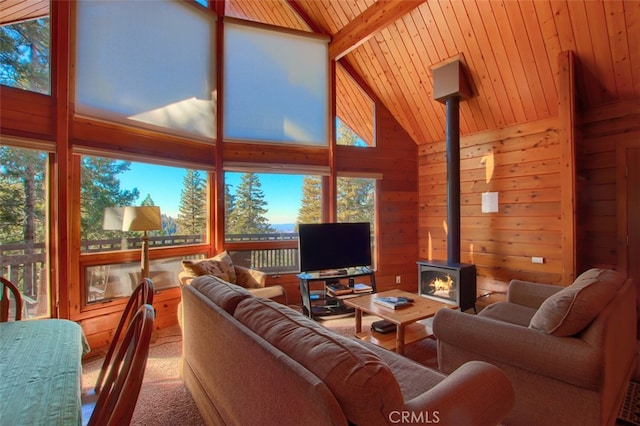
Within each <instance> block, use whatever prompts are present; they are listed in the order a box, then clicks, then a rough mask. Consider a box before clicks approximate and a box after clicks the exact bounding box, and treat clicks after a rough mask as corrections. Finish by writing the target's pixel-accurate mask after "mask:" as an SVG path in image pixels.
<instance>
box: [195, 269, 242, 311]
mask: <svg viewBox="0 0 640 426" xmlns="http://www.w3.org/2000/svg"><path fill="white" fill-rule="evenodd" d="M191 286H192V287H193V288H195V289H197V290H198V291H199V292H200V293H202V294H204V295H205V296H207V297H208V298H209V299H210V300H211V301H212V302H213V303H215V304H216V305H218V306H219V307H220V308H222V309H224V310H225V311H227V312H228V313H229V314H231V315H233V312H234V311H235V310H236V306H238V303H240V302H241V301H242V300H243V299H246V298H247V297H251V293H249V291H248V290H247V289H245V288H243V287H240V286H238V285H235V284H230V283H228V282H226V281H223V280H222V279H221V278H218V277H214V276H212V275H202V276H199V277H196V278H195V279H194V280H193V281H192V282H191Z"/></svg>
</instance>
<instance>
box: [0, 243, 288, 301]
mask: <svg viewBox="0 0 640 426" xmlns="http://www.w3.org/2000/svg"><path fill="white" fill-rule="evenodd" d="M297 238H298V234H297V233H269V234H259V235H258V234H233V235H227V241H229V242H234V243H235V242H253V241H256V242H257V241H261V242H264V241H291V240H296V239H297ZM201 242H202V236H201V235H171V236H152V237H149V246H150V247H151V248H153V247H170V246H180V245H187V244H198V243H201ZM140 246H141V240H140V238H138V237H136V238H123V239H109V240H85V241H82V243H81V252H82V253H98V252H106V251H118V250H122V249H140ZM231 255H232V257H233V259H234V262H237V263H238V264H241V265H243V266H247V267H251V268H253V269H257V270H260V271H263V272H266V273H270V274H278V273H294V272H298V271H299V262H298V249H297V248H277V249H260V250H246V251H245V250H243V251H233V252H232V253H231ZM45 268H46V247H45V244H44V243H11V244H0V269H1V272H2V275H3V276H4V277H6V278H8V279H9V280H10V281H12V282H14V283H16V284H17V285H18V287H19V288H20V289H21V291H22V292H23V294H25V295H26V296H28V297H34V298H35V297H37V295H38V285H39V283H40V282H41V281H42V279H43V277H44V271H45Z"/></svg>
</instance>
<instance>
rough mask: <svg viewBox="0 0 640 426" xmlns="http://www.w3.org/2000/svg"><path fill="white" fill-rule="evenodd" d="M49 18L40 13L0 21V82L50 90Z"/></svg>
mask: <svg viewBox="0 0 640 426" xmlns="http://www.w3.org/2000/svg"><path fill="white" fill-rule="evenodd" d="M47 13H48V10H47ZM49 21H50V19H49V16H42V17H40V18H39V19H30V20H26V21H21V22H13V23H8V24H2V25H0V84H3V85H5V86H9V87H15V88H18V89H23V90H28V91H31V92H37V93H42V94H45V95H50V94H51V51H50V38H51V31H50V28H49V27H50V24H49Z"/></svg>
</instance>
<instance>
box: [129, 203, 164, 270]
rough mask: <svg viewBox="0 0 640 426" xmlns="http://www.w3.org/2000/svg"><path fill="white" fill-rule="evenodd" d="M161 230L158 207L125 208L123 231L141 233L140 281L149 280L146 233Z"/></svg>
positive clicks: (147, 237) (147, 238) (147, 239)
mask: <svg viewBox="0 0 640 426" xmlns="http://www.w3.org/2000/svg"><path fill="white" fill-rule="evenodd" d="M159 229H162V219H161V218H160V207H157V206H126V207H125V208H124V211H123V213H122V230H123V231H143V232H144V235H143V236H142V258H141V262H140V263H141V266H142V279H144V278H149V236H148V235H147V231H156V230H159Z"/></svg>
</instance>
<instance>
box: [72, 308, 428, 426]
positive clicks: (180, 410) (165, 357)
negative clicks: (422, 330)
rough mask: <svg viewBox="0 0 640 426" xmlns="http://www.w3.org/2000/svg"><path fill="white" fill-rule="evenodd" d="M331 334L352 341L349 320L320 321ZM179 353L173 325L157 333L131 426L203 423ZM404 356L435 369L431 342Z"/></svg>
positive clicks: (88, 380)
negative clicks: (182, 375) (185, 380)
mask: <svg viewBox="0 0 640 426" xmlns="http://www.w3.org/2000/svg"><path fill="white" fill-rule="evenodd" d="M377 319H379V318H377V317H372V316H365V317H364V318H363V321H362V323H363V328H365V327H370V325H371V322H373V321H375V320H377ZM320 323H321V324H322V325H324V326H326V327H328V328H330V329H332V330H334V331H335V332H337V333H339V334H341V335H344V336H348V337H352V336H353V335H354V333H355V319H354V318H353V317H347V318H341V319H334V320H329V321H320ZM181 353H182V336H181V334H180V328H179V327H178V326H177V325H176V326H174V327H169V328H167V329H163V330H160V331H159V332H158V333H157V335H156V336H155V340H154V341H153V343H152V344H151V349H150V352H149V360H148V361H147V368H146V371H145V377H144V382H143V384H142V389H141V391H140V396H139V398H138V403H137V405H136V410H135V412H134V413H133V418H132V421H131V424H132V425H146V426H162V425H167V426H181V425H189V426H200V425H204V424H205V423H204V421H203V420H202V418H201V417H200V413H199V412H198V409H197V407H196V405H195V402H194V401H193V398H191V395H190V394H189V392H188V391H187V390H186V388H185V387H184V385H183V384H182V379H181V378H180V354H181ZM406 355H407V357H409V358H412V359H414V360H416V361H418V362H420V363H422V364H425V365H427V366H430V367H435V366H437V360H436V353H435V341H433V340H431V339H425V340H423V341H421V342H417V343H414V344H412V345H409V346H407V347H406ZM101 365H102V358H95V359H93V360H90V361H86V362H85V363H84V364H83V376H82V384H83V391H87V390H88V389H90V388H91V387H92V386H93V384H95V381H96V377H97V376H98V371H99V369H100V366H101Z"/></svg>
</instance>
